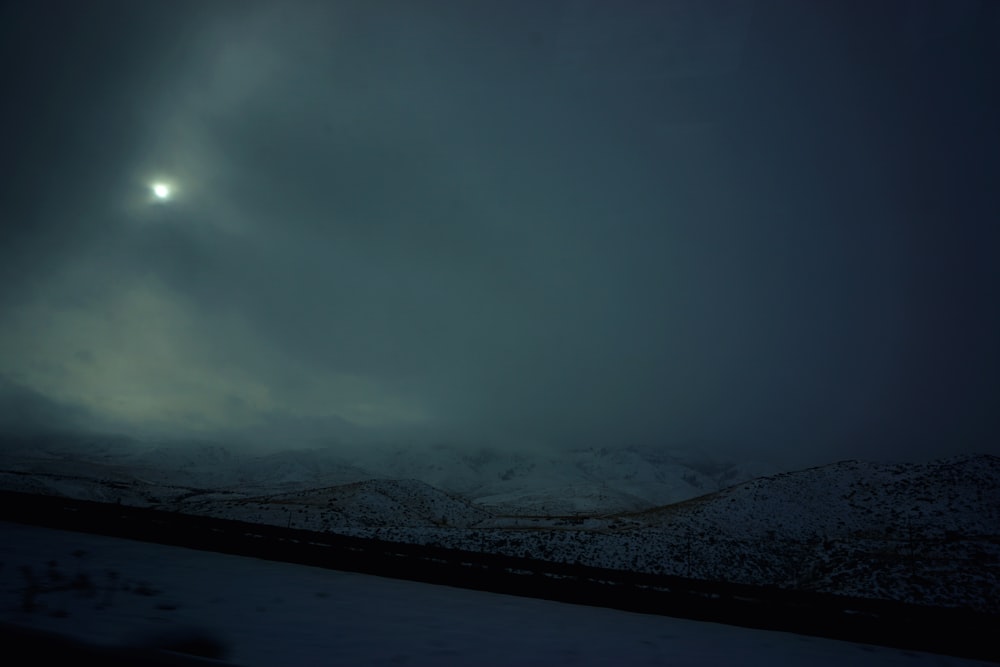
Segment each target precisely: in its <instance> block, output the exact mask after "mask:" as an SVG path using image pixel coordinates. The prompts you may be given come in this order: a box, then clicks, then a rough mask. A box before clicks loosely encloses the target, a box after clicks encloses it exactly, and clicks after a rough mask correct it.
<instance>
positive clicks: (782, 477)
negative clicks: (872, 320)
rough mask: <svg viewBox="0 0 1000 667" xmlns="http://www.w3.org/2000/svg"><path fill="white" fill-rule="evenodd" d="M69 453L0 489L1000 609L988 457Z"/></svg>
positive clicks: (50, 454) (27, 461)
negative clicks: (779, 464)
mask: <svg viewBox="0 0 1000 667" xmlns="http://www.w3.org/2000/svg"><path fill="white" fill-rule="evenodd" d="M70 450H72V448H71V447H66V446H61V448H53V449H49V448H46V447H34V448H28V449H22V450H20V451H19V452H18V453H16V455H15V454H10V452H9V451H8V452H7V456H6V457H5V460H4V461H3V463H4V470H2V471H0V487H2V488H4V489H10V490H17V491H27V492H33V493H45V494H51V495H64V496H69V497H73V498H82V499H89V500H100V501H104V502H121V503H123V504H128V505H139V506H150V505H153V506H159V507H163V508H165V509H172V510H179V511H183V512H188V513H192V514H200V515H209V516H215V517H220V518H231V519H238V520H242V521H249V522H260V523H267V524H272V525H278V526H292V527H296V528H305V529H312V530H332V531H336V532H342V533H345V534H353V535H359V536H374V537H379V538H382V539H390V540H396V541H400V542H409V543H415V544H431V545H440V546H445V547H454V548H459V549H467V550H472V551H481V552H487V553H500V554H508V555H514V556H530V557H535V558H544V559H550V560H554V561H560V562H567V563H576V562H579V563H582V564H587V565H595V566H600V567H610V568H615V569H626V570H635V571H641V572H650V573H658V574H673V575H679V576H685V577H694V578H701V579H718V580H726V581H731V582H740V583H749V584H767V585H777V586H783V587H790V588H797V589H806V590H816V591H824V592H833V593H840V594H846V595H861V596H873V597H879V598H886V599H895V600H906V601H915V602H922V603H928V604H940V605H955V606H968V607H971V608H974V609H979V610H986V611H993V612H996V611H1000V459H998V458H997V457H993V456H967V457H962V458H955V459H949V460H944V461H937V462H932V463H924V464H873V463H864V462H859V461H844V462H840V463H835V464H831V465H826V466H820V467H815V468H810V469H807V470H802V471H798V472H790V473H780V474H776V475H771V476H767V477H758V478H756V479H752V480H750V481H744V482H743V483H736V482H739V480H740V479H741V478H742V477H743V476H744V475H748V474H749V469H746V468H740V467H737V466H733V465H730V464H725V463H716V462H711V461H702V462H697V463H696V462H692V461H690V460H688V461H685V460H684V459H683V458H682V457H680V456H679V455H675V454H663V453H657V452H653V451H643V450H641V449H635V448H625V449H617V450H611V449H589V450H580V451H570V452H557V453H551V452H550V453H547V454H544V455H536V456H530V455H528V454H524V453H520V454H519V453H511V452H499V451H493V450H479V451H465V450H459V449H456V448H448V447H441V448H436V449H431V450H428V449H423V450H420V449H399V450H381V451H369V452H364V453H363V455H361V454H359V453H357V452H355V453H354V454H353V455H352V456H351V457H346V456H345V457H339V456H336V455H334V454H333V453H332V452H330V451H328V450H310V451H306V452H287V453H274V454H269V455H249V454H239V455H237V454H234V453H233V452H231V451H229V450H228V449H226V448H224V447H218V446H216V445H204V446H203V445H193V446H189V447H186V448H185V447H177V448H167V447H151V448H147V449H145V450H142V449H139V448H135V447H131V448H121V447H119V446H117V445H116V446H115V447H110V448H101V447H96V448H94V450H93V451H94V452H96V454H95V455H94V456H93V457H86V456H81V454H80V452H79V451H76V452H74V451H70ZM393 476H397V478H395V479H393V478H392V477H393ZM730 483H736V485H735V486H727V485H728V484H730ZM719 489H721V490H719ZM698 491H703V492H706V493H704V494H699V493H698ZM674 496H679V497H681V498H683V500H682V502H671V503H669V504H667V503H666V502H663V503H661V504H660V506H658V507H653V506H652V505H653V503H652V500H651V499H653V498H672V497H674ZM695 496H697V497H695Z"/></svg>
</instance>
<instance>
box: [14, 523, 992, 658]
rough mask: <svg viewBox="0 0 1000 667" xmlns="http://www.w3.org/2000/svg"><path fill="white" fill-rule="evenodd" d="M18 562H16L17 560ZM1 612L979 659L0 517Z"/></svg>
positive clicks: (234, 649) (155, 624)
mask: <svg viewBox="0 0 1000 667" xmlns="http://www.w3.org/2000/svg"><path fill="white" fill-rule="evenodd" d="M25 568H27V569H25ZM0 621H5V622H11V623H17V624H21V625H26V626H30V627H36V628H41V629H46V630H52V631H57V632H60V633H64V634H67V635H71V636H74V637H78V638H80V639H84V640H86V641H90V642H96V643H107V644H123V643H131V642H136V641H142V640H143V639H145V638H149V637H155V636H158V635H167V634H169V633H171V632H173V631H175V630H177V629H179V628H198V629H201V630H206V631H208V632H210V633H211V634H212V635H214V636H215V637H216V638H218V639H219V640H221V641H222V642H223V643H224V644H225V645H226V646H227V647H228V652H227V655H226V656H225V657H226V659H227V660H230V661H232V662H233V663H236V664H239V665H246V666H248V667H249V666H253V665H260V666H269V667H294V666H298V665H383V664H385V665H388V664H394V665H395V664H411V665H470V664H475V665H546V666H558V665H616V664H628V665H671V666H677V665H772V664H780V665H809V666H822V665H844V664H852V665H858V666H864V665H880V666H881V665H908V666H911V667H918V666H919V665H956V666H957V665H976V664H981V665H986V664H988V663H982V662H976V661H970V660H963V659H959V658H951V657H946V656H937V655H931V654H926V653H916V652H910V651H901V650H897V649H889V648H881V647H874V646H866V645H860V644H853V643H849V642H841V641H835V640H828V639H820V638H813V637H805V636H800V635H794V634H790V633H781V632H770V631H763V630H751V629H746V628H738V627H732V626H726V625H720V624H714V623H702V622H696V621H688V620H681V619H674V618H668V617H660V616H650V615H643V614H634V613H628V612H621V611H616V610H611V609H601V608H592V607H583V606H576V605H568V604H562V603H557V602H549V601H545V600H534V599H527V598H518V597H512V596H506V595H498V594H493V593H483V592H478V591H469V590H463V589H457V588H450V587H447V586H435V585H430V584H421V583H416V582H409V581H398V580H393V579H387V578H382V577H375V576H369V575H361V574H354V573H346V572H337V571H332V570H324V569H319V568H311V567H305V566H298V565H291V564H286V563H274V562H269V561H263V560H257V559H253V558H242V557H237V556H228V555H222V554H214V553H207V552H200V551H194V550H190V549H183V548H178V547H167V546H160V545H152V544H143V543H139V542H131V541H128V540H121V539H116V538H108V537H101V536H96V535H86V534H79V533H72V532H67V531H56V530H48V529H44V528H36V527H31V526H22V525H19V524H12V523H3V522H0Z"/></svg>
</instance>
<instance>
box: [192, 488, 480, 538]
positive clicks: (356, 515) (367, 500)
mask: <svg viewBox="0 0 1000 667" xmlns="http://www.w3.org/2000/svg"><path fill="white" fill-rule="evenodd" d="M176 507H177V509H181V510H182V511H184V512H188V513H191V514H205V515H210V516H215V517H223V518H227V519H236V520H238V521H247V522H251V523H265V524H272V525H279V526H286V525H287V526H292V527H295V528H303V529H307V530H335V531H336V530H343V529H350V528H375V527H389V526H393V527H410V528H413V527H427V526H450V527H453V528H468V527H471V526H473V525H475V524H477V523H479V522H481V521H483V520H485V519H488V518H490V515H489V514H488V513H487V512H485V511H483V510H481V509H479V508H477V507H475V506H473V505H472V504H470V503H469V502H467V501H464V500H461V499H459V498H455V497H453V496H450V495H448V494H446V493H444V492H442V491H440V490H438V489H435V488H434V487H432V486H429V485H427V484H424V483H423V482H420V481H417V480H368V481H365V482H355V483H352V484H344V485H341V486H334V487H328V488H323V489H311V490H307V491H293V492H289V493H283V494H276V495H269V496H256V497H252V498H240V499H228V498H224V499H215V498H209V497H204V496H200V497H198V498H195V499H192V500H190V501H187V502H184V503H182V504H179V505H177V506H176Z"/></svg>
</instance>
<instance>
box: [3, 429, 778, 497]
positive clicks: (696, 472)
mask: <svg viewBox="0 0 1000 667" xmlns="http://www.w3.org/2000/svg"><path fill="white" fill-rule="evenodd" d="M0 470H7V471H17V472H33V473H37V474H40V475H50V476H51V475H61V476H64V477H72V478H80V479H82V480H86V479H90V480H94V481H100V482H101V488H99V489H89V490H88V489H84V488H80V487H79V486H78V487H77V488H75V489H74V490H72V491H69V490H68V487H69V486H70V485H68V484H67V485H65V487H64V488H66V489H67V490H65V491H59V490H58V489H55V488H52V489H51V490H50V491H48V492H52V493H63V494H64V495H71V496H73V497H79V498H89V499H95V500H103V499H112V500H113V499H115V493H114V492H113V491H109V490H108V489H107V488H106V484H105V483H106V482H110V481H114V482H120V483H124V484H127V485H129V487H130V488H132V489H135V488H136V487H137V485H141V484H148V485H157V486H161V487H180V488H184V489H213V490H226V491H230V492H233V493H238V494H240V495H247V496H256V495H266V494H270V493H278V492H282V491H293V490H304V489H315V488H322V487H330V486H336V485H341V484H347V483H352V482H361V481H365V480H369V479H415V480H419V481H422V482H424V483H426V484H429V485H431V486H434V487H436V488H438V489H441V490H443V491H446V492H448V493H451V494H455V495H460V496H462V497H463V498H466V499H467V500H469V501H471V502H475V503H478V504H480V505H482V506H483V509H485V510H487V511H490V512H493V513H499V514H507V515H525V516H532V515H552V514H556V515H565V514H590V513H605V514H608V513H616V512H626V511H637V510H641V509H648V508H652V507H656V506H660V505H665V504H668V503H674V502H678V501H680V500H685V499H688V498H693V497H696V496H699V495H702V494H705V493H710V492H712V491H717V490H719V489H721V488H725V487H727V486H730V485H732V484H737V483H739V482H743V481H747V480H749V479H753V478H754V477H757V476H759V475H761V474H765V473H768V472H774V468H773V467H768V466H764V465H761V464H751V465H747V464H736V463H733V462H728V461H723V462H720V461H716V460H711V459H707V458H705V457H703V456H694V455H691V454H685V453H683V452H662V451H659V450H655V449H641V448H634V447H629V448H619V449H610V448H590V449H584V450H572V451H548V452H528V451H522V452H517V451H500V450H496V449H490V448H479V449H475V448H462V447H457V446H447V445H440V446H433V447H426V446H419V447H384V448H369V449H365V450H345V451H339V450H335V449H330V448H326V449H309V450H284V451H274V452H269V453H250V452H244V451H242V450H240V449H238V448H234V447H228V446H225V445H221V444H218V443H211V442H194V443H170V444H162V443H140V442H136V441H125V440H122V439H114V438H111V439H108V440H107V441H105V440H102V439H101V438H78V437H66V438H48V439H44V440H41V441H37V440H36V441H33V442H31V443H22V444H21V445H20V446H9V445H8V444H6V443H4V444H3V446H0ZM51 481H52V480H51V478H50V484H49V487H52V484H51ZM0 483H3V480H0ZM2 488H8V489H11V490H13V489H12V488H11V487H9V486H3V487H2ZM126 495H128V494H126ZM139 495H141V496H142V497H143V498H147V499H148V498H149V497H150V494H149V493H145V492H142V493H140V494H139ZM167 495H168V497H172V496H173V495H174V494H171V493H168V494H167ZM167 499H168V498H165V499H164V500H167ZM122 502H131V501H130V500H129V498H128V497H125V498H123V499H122ZM143 502H148V500H145V501H143Z"/></svg>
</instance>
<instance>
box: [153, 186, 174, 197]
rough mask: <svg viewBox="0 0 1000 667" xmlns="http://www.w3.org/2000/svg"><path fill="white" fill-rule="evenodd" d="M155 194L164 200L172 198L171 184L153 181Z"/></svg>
mask: <svg viewBox="0 0 1000 667" xmlns="http://www.w3.org/2000/svg"><path fill="white" fill-rule="evenodd" d="M152 188H153V196H154V197H156V198H157V199H159V200H160V201H164V200H166V199H169V198H170V186H169V185H167V184H166V183H153V186H152Z"/></svg>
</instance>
